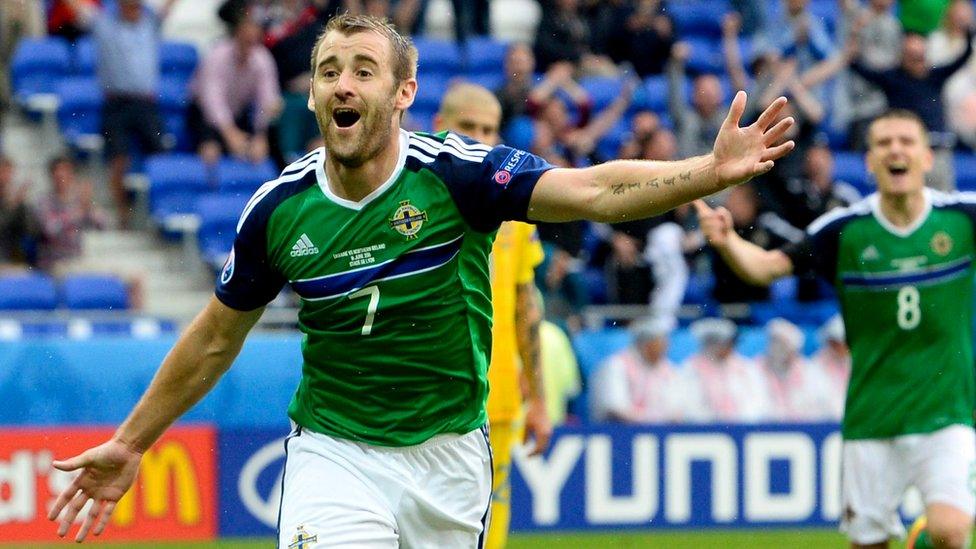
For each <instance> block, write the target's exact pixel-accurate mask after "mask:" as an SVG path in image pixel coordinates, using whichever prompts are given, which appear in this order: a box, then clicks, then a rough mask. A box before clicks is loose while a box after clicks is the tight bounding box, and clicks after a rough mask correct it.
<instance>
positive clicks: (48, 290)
mask: <svg viewBox="0 0 976 549" xmlns="http://www.w3.org/2000/svg"><path fill="white" fill-rule="evenodd" d="M57 306H58V294H57V291H56V289H55V286H54V279H52V278H51V277H50V276H48V275H46V274H40V273H24V274H5V275H0V310H6V311H29V310H46V311H50V310H54V309H55V308H57Z"/></svg>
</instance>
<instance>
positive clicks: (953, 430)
mask: <svg viewBox="0 0 976 549" xmlns="http://www.w3.org/2000/svg"><path fill="white" fill-rule="evenodd" d="M974 473H976V434H974V432H973V429H972V427H969V426H965V425H950V426H949V427H945V428H942V429H939V430H938V431H934V432H932V433H925V434H916V435H904V436H899V437H894V438H886V439H866V440H849V441H844V450H843V462H842V470H841V476H842V481H841V482H842V488H841V497H842V504H843V505H842V506H841V509H842V514H841V530H842V531H844V532H846V533H847V536H848V537H849V538H850V540H851V541H852V542H854V543H857V544H863V545H868V544H872V543H879V542H882V541H886V540H888V539H890V538H893V537H898V538H901V537H904V535H905V527H904V525H903V524H902V522H901V518H900V517H899V516H898V507H899V506H900V505H901V503H902V500H903V499H904V496H905V491H906V490H907V489H908V487H909V486H914V487H915V488H917V489H918V491H919V492H920V493H921V496H922V501H923V502H924V504H925V505H926V507H927V506H928V505H930V504H932V503H945V504H948V505H951V506H953V507H956V508H957V509H959V510H960V511H963V512H965V513H968V514H969V515H970V516H973V515H974V514H976V494H974V486H973V475H974Z"/></svg>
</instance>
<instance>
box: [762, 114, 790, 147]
mask: <svg viewBox="0 0 976 549" xmlns="http://www.w3.org/2000/svg"><path fill="white" fill-rule="evenodd" d="M794 123H795V121H794V120H793V117H792V116H787V117H786V118H784V119H782V120H780V121H779V122H777V123H776V125H775V126H773V127H772V128H770V129H769V130H768V131H766V133H764V134H763V144H764V145H766V146H767V147H768V146H770V145H772V144H773V143H776V142H777V141H779V140H780V139H782V138H783V136H784V135H786V132H787V131H789V129H790V127H792V126H793V124H794Z"/></svg>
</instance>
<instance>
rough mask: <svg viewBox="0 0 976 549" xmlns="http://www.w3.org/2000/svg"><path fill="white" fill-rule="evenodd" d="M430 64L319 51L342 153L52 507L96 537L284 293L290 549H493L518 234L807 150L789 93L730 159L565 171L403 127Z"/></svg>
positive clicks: (230, 273)
mask: <svg viewBox="0 0 976 549" xmlns="http://www.w3.org/2000/svg"><path fill="white" fill-rule="evenodd" d="M416 64H417V53H416V49H414V48H413V46H412V45H411V43H410V41H409V40H408V39H407V38H405V37H402V36H401V35H399V34H398V33H397V32H396V30H394V29H393V27H392V26H390V25H389V24H387V23H386V22H385V21H383V20H381V19H376V18H372V17H367V16H350V15H341V16H338V17H335V18H333V19H332V20H330V21H329V23H328V24H327V25H326V28H325V31H324V32H323V34H322V36H321V37H320V39H319V40H318V42H317V43H316V45H315V47H314V49H313V51H312V67H313V75H312V83H311V91H310V93H309V108H310V109H312V110H313V111H314V112H315V117H316V119H317V121H318V125H319V129H320V131H321V132H322V135H323V138H324V141H325V146H324V147H323V148H321V149H318V150H316V151H314V152H312V153H310V154H308V155H307V156H306V157H304V158H302V159H300V160H298V161H297V162H295V163H294V164H292V165H290V166H289V167H288V168H286V169H285V170H284V172H282V174H281V176H280V177H279V178H278V179H276V180H274V181H271V182H268V183H267V184H265V185H264V186H262V187H261V188H260V189H259V190H258V191H257V192H256V193H255V194H254V196H253V197H252V199H251V200H250V202H249V203H248V204H247V205H246V206H245V208H244V212H243V213H242V214H241V219H240V222H239V223H238V227H237V236H236V239H235V242H234V246H233V249H232V252H231V254H230V257H229V258H228V260H227V263H226V265H225V266H224V268H223V270H222V271H221V273H220V275H219V277H218V281H217V289H216V295H215V297H214V298H213V299H212V300H211V301H210V302H209V303H208V304H207V305H206V306H205V308H204V310H203V311H202V312H201V313H200V314H199V315H198V316H197V317H196V318H195V319H194V320H193V322H191V324H190V326H189V327H188V328H187V329H186V330H185V332H184V333H183V334H182V335H181V336H180V338H179V340H178V341H177V342H176V344H175V345H174V347H173V349H172V350H171V351H170V353H169V355H168V356H167V357H166V359H165V360H164V361H163V364H162V365H161V366H160V369H159V371H158V372H157V373H156V376H155V377H154V379H153V381H152V383H151V384H150V386H149V388H148V389H147V391H146V393H145V394H144V395H143V396H142V398H141V399H140V401H139V403H137V404H136V406H135V408H134V409H133V411H132V412H131V413H130V415H129V417H128V418H126V420H125V421H124V422H123V423H122V425H121V426H120V427H119V428H118V430H117V431H116V433H115V435H114V436H113V437H112V438H111V439H110V440H109V441H107V442H105V443H103V444H101V445H99V446H97V447H95V448H92V449H90V450H87V451H85V452H83V453H81V454H80V455H78V456H75V457H73V458H70V459H67V460H65V461H58V462H56V464H55V467H57V468H59V469H61V470H64V471H75V470H77V471H79V472H80V474H79V475H78V476H77V478H76V479H75V480H74V481H73V482H72V483H71V485H70V486H68V488H67V489H66V490H64V491H63V492H62V493H61V495H60V496H59V497H58V499H57V500H56V501H55V503H54V505H53V506H52V508H51V512H50V518H51V519H52V520H60V527H59V530H58V532H59V534H60V535H62V536H63V535H65V534H66V533H67V531H68V529H69V528H70V526H71V524H72V523H73V522H74V520H75V518H76V517H78V515H79V513H80V512H81V510H82V508H84V507H85V505H86V504H87V503H88V502H89V501H93V503H92V505H91V506H90V508H89V509H88V511H87V512H86V513H85V514H84V517H83V518H82V519H81V527H80V528H79V530H78V533H77V534H76V536H75V539H77V540H83V539H84V538H85V537H86V536H87V535H88V533H89V531H91V532H93V533H95V534H98V533H99V532H101V531H102V530H103V529H104V528H105V525H106V524H107V522H108V519H109V515H110V514H111V512H112V510H113V509H114V507H115V505H116V503H117V502H118V500H119V498H121V497H122V495H123V494H124V493H125V492H126V490H128V489H129V487H130V486H131V484H132V482H133V480H134V478H135V475H136V472H137V470H138V468H139V462H140V460H141V458H142V454H143V452H145V451H146V449H148V448H149V447H150V446H151V445H152V443H153V442H154V441H155V440H156V439H157V438H159V436H160V435H161V434H162V433H163V431H165V429H166V428H167V427H168V426H169V425H170V424H171V423H172V422H173V421H175V420H176V419H177V418H178V417H179V416H180V415H181V414H182V413H184V412H185V411H186V410H187V409H189V408H190V407H191V406H192V405H193V404H194V403H196V402H197V401H198V400H199V399H200V398H202V397H203V396H204V395H205V394H206V393H207V392H208V391H209V390H210V389H211V388H212V387H213V386H214V384H215V383H216V382H217V380H218V379H219V378H220V376H221V374H222V373H223V372H224V371H226V370H227V368H229V367H230V365H231V363H232V362H233V360H234V357H235V356H236V355H237V353H238V352H239V351H240V348H241V345H242V344H243V342H244V339H245V337H246V335H247V333H248V331H249V330H250V329H251V328H252V327H253V326H254V324H255V323H256V322H257V320H258V318H260V316H261V312H262V310H263V308H264V306H265V305H266V304H267V303H268V302H269V301H271V300H272V299H273V298H274V297H275V296H276V295H277V294H278V292H279V291H280V290H281V288H282V287H283V286H284V285H285V284H289V285H290V286H291V287H292V289H293V290H294V291H295V292H296V293H297V294H298V295H299V296H300V297H301V300H302V302H301V309H300V311H299V325H300V328H301V330H302V331H303V332H304V334H305V338H304V340H303V344H302V355H303V364H302V378H301V381H300V382H299V384H298V389H297V391H296V393H295V396H294V399H293V400H292V402H291V404H290V405H289V408H288V415H289V417H291V419H292V420H293V421H294V423H295V424H296V426H295V428H294V430H293V431H292V433H291V435H290V436H289V438H288V439H287V441H286V443H285V450H286V453H287V459H286V462H285V473H284V477H283V482H282V499H281V508H280V518H279V529H278V530H279V533H278V539H279V542H280V544H281V546H283V547H287V546H289V545H290V544H293V542H292V540H295V541H298V540H308V539H310V538H312V537H316V538H318V539H327V543H328V544H330V545H333V544H334V545H341V546H346V547H396V546H403V547H476V546H478V545H480V544H481V543H482V541H483V537H484V532H485V522H486V520H487V516H488V508H489V499H490V494H491V463H490V461H491V452H490V448H489V445H488V440H487V433H486V430H485V422H486V413H485V398H486V394H487V381H486V373H485V372H486V369H487V362H488V350H489V348H490V345H491V333H490V325H491V302H490V299H489V295H490V287H489V261H488V254H489V252H490V250H491V242H492V237H493V234H494V232H495V230H496V229H497V228H498V226H499V225H500V223H501V222H502V221H503V220H523V221H524V220H530V219H531V220H537V221H552V222H560V221H568V220H573V219H580V218H588V219H595V220H599V221H620V220H623V219H633V218H639V217H646V216H651V215H656V214H659V213H661V212H664V211H666V210H668V209H671V208H674V207H675V206H677V205H679V204H682V203H685V202H688V201H690V200H693V199H695V198H699V197H701V196H705V195H709V194H712V193H715V192H717V191H720V190H722V189H724V188H726V187H729V186H731V185H736V184H738V183H741V182H743V181H745V180H747V179H749V178H751V177H754V176H756V175H758V174H761V173H764V172H766V171H768V170H769V169H771V168H772V167H773V163H774V161H775V160H776V159H778V158H780V157H782V156H783V155H785V154H787V153H788V152H789V151H790V150H791V149H792V147H793V143H792V142H791V141H786V142H781V141H782V138H783V135H784V132H785V131H786V130H787V129H788V128H789V127H790V126H791V124H792V120H791V119H788V118H787V119H783V120H781V121H779V122H775V123H774V121H775V120H777V118H778V116H779V113H780V111H781V110H782V108H783V105H784V104H785V103H786V99H785V98H779V99H777V100H776V101H774V102H773V103H772V104H771V105H770V107H769V108H767V109H766V110H765V111H764V112H763V113H762V114H761V115H760V116H759V118H758V119H757V120H756V121H755V122H754V123H753V124H751V125H749V126H746V127H740V126H739V120H740V117H741V116H742V112H743V110H744V109H745V104H746V96H745V93H743V92H740V93H739V94H737V95H736V97H735V99H734V100H733V101H732V106H731V109H730V111H729V115H728V118H727V119H726V121H725V123H724V124H723V126H722V129H721V131H720V132H719V135H718V137H717V138H716V141H715V146H714V150H713V151H712V153H710V154H708V155H704V156H700V157H696V158H691V159H687V160H683V161H676V162H646V161H621V162H611V163H607V164H603V165H600V166H594V167H591V168H586V169H555V168H553V167H552V166H550V165H549V164H547V163H546V162H545V161H544V160H542V159H540V158H538V157H535V156H533V155H531V154H529V153H527V152H524V151H520V150H516V149H512V148H509V147H505V146H497V147H489V146H487V145H482V144H478V143H476V142H474V141H469V140H467V139H465V138H461V137H459V136H458V135H456V134H452V133H448V134H446V135H424V134H415V133H410V132H406V131H403V130H401V129H400V120H401V117H402V115H403V112H404V111H405V110H406V109H407V108H408V107H410V105H411V103H412V102H413V100H414V97H415V94H416V91H417V80H416Z"/></svg>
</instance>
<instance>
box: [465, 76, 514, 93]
mask: <svg viewBox="0 0 976 549" xmlns="http://www.w3.org/2000/svg"><path fill="white" fill-rule="evenodd" d="M464 80H465V81H466V82H471V83H472V84H477V85H479V86H481V87H483V88H486V89H488V90H491V91H495V90H497V89H498V88H500V87H502V86H503V85H504V84H505V75H504V74H502V73H500V72H482V73H477V74H465V75H464Z"/></svg>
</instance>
